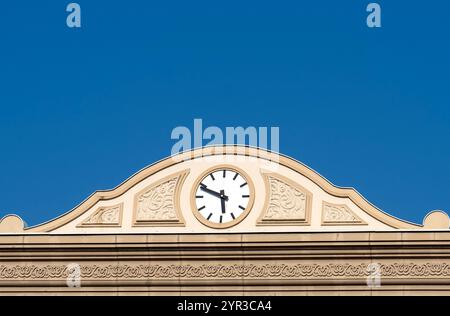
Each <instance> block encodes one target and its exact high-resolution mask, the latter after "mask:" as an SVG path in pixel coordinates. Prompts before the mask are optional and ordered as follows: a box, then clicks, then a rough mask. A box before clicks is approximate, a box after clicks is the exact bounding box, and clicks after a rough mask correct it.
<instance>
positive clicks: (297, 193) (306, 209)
mask: <svg viewBox="0 0 450 316" xmlns="http://www.w3.org/2000/svg"><path fill="white" fill-rule="evenodd" d="M263 176H264V180H265V184H266V196H267V197H266V202H265V206H264V210H263V214H262V215H261V216H260V218H259V220H258V223H257V224H258V225H308V224H309V221H310V214H311V203H312V194H311V193H310V192H309V191H308V190H306V189H305V188H303V187H302V186H301V185H299V184H298V183H294V182H292V181H291V180H289V179H287V178H285V177H283V176H281V175H274V174H264V175H263Z"/></svg>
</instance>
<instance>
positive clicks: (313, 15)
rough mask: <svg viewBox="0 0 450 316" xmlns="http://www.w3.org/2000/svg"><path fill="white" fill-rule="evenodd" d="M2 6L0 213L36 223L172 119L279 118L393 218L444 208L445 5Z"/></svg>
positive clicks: (109, 181) (284, 141) (291, 135)
mask: <svg viewBox="0 0 450 316" xmlns="http://www.w3.org/2000/svg"><path fill="white" fill-rule="evenodd" d="M68 3H69V1H55V0H52V1H50V0H48V1H20V2H17V1H8V2H7V3H6V2H5V3H2V5H1V6H0V35H1V42H0V109H1V115H0V149H1V154H0V173H1V177H0V215H5V214H8V213H17V214H19V215H20V216H21V217H22V218H24V220H25V221H27V222H28V224H30V225H33V224H37V223H40V222H43V221H45V220H48V219H51V218H53V217H55V216H57V215H60V214H62V213H64V212H66V211H68V210H70V209H71V208H73V207H74V206H75V205H77V204H78V203H80V202H81V201H82V200H84V199H85V198H86V197H87V196H89V195H90V194H91V193H92V192H93V191H95V190H98V189H109V188H112V187H115V186H116V185H118V184H119V183H121V182H122V181H123V180H124V179H126V178H127V177H129V176H130V175H131V174H133V173H135V172H136V171H138V170H139V169H141V168H143V167H145V166H146V165H148V164H151V163H153V162H155V161H156V160H159V159H161V158H163V157H165V156H168V155H169V154H170V150H171V147H172V145H173V144H174V141H172V140H171V139H170V134H171V131H172V129H173V128H174V127H176V126H179V125H185V126H192V125H193V119H194V118H202V119H203V122H204V125H207V126H208V125H216V126H219V127H222V128H224V127H226V126H279V127H280V150H281V152H283V153H285V154H287V155H289V156H292V157H294V158H296V159H298V160H300V161H302V162H304V163H305V164H307V165H309V166H310V167H312V168H314V169H315V170H317V171H318V172H319V173H321V174H322V175H324V176H325V177H326V178H328V179H329V180H330V181H331V182H333V183H334V184H336V185H339V186H352V187H355V188H356V189H357V190H358V191H359V192H360V193H362V194H363V195H364V196H365V197H366V198H367V199H368V200H369V201H371V202H372V203H374V204H375V205H376V206H378V207H380V208H381V209H383V210H384V211H387V212H389V213H391V214H393V215H395V216H398V217H400V218H403V219H407V220H410V221H414V222H420V223H421V222H422V218H423V217H424V215H425V214H426V213H427V212H428V211H430V210H434V209H442V210H445V211H447V212H448V211H449V210H450V209H449V206H450V189H449V188H450V185H449V178H450V165H449V161H450V159H449V158H450V146H449V145H450V141H449V135H450V124H449V123H450V94H449V90H450V89H449V88H450V79H449V73H450V61H449V57H448V56H450V43H449V38H450V37H449V31H450V24H449V23H450V22H449V21H448V12H450V4H449V3H448V2H446V1H428V2H424V1H407V2H406V1H402V2H401V1H378V3H380V5H381V7H382V25H383V27H382V28H381V29H369V28H368V27H367V26H366V24H365V19H366V16H367V13H366V11H365V8H366V5H367V4H368V3H369V1H359V0H357V1H323V0H320V1H276V2H275V1H261V0H259V1H234V0H229V1H158V2H156V1H132V0H129V1H78V3H79V4H80V5H81V9H82V28H81V29H69V28H68V27H67V26H66V24H65V21H66V16H67V13H66V12H65V7H66V5H67V4H68Z"/></svg>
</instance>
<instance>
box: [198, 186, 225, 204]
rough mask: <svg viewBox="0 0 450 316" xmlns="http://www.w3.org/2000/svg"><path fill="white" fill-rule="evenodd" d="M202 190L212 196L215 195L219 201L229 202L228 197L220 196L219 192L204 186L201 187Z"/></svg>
mask: <svg viewBox="0 0 450 316" xmlns="http://www.w3.org/2000/svg"><path fill="white" fill-rule="evenodd" d="M200 189H201V190H202V191H205V192H206V193H209V194H211V195H214V196H215V197H218V198H219V199H222V200H225V201H228V196H226V195H222V194H220V193H219V192H216V191H213V190H210V189H208V188H207V187H206V186H203V185H202V186H201V187H200Z"/></svg>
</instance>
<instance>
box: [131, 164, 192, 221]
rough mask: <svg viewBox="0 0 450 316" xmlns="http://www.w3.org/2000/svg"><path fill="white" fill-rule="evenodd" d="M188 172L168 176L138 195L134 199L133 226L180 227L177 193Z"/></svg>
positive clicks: (181, 219)
mask: <svg viewBox="0 0 450 316" xmlns="http://www.w3.org/2000/svg"><path fill="white" fill-rule="evenodd" d="M187 174H188V171H183V172H180V173H178V174H175V175H172V176H169V177H167V178H165V179H163V180H161V181H159V182H157V183H156V184H152V185H150V186H149V187H147V188H145V189H144V190H143V191H141V192H140V193H138V194H137V195H136V198H135V213H134V216H135V218H134V225H140V226H182V225H184V219H183V216H182V215H181V213H180V208H179V193H180V189H181V185H182V184H183V182H184V179H185V177H186V175H187Z"/></svg>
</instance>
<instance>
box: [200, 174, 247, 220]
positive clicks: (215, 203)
mask: <svg viewBox="0 0 450 316" xmlns="http://www.w3.org/2000/svg"><path fill="white" fill-rule="evenodd" d="M251 185H252V184H250V183H249V182H248V180H247V179H246V177H245V176H244V175H243V174H242V172H239V171H236V170H233V169H227V168H221V169H216V170H214V171H211V172H209V173H208V174H207V175H206V176H205V177H203V178H202V179H201V181H200V183H199V184H198V186H197V189H196V191H195V206H196V209H197V211H198V215H200V217H201V220H202V222H204V223H207V224H211V225H210V226H213V227H223V228H224V227H230V226H232V225H233V224H234V223H237V222H239V221H240V220H242V219H243V217H245V215H246V213H247V212H248V211H249V208H250V207H251V205H250V204H251V203H250V202H251V201H252V200H253V196H252V191H253V190H252V189H251ZM197 217H198V216H197Z"/></svg>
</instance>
